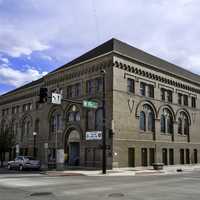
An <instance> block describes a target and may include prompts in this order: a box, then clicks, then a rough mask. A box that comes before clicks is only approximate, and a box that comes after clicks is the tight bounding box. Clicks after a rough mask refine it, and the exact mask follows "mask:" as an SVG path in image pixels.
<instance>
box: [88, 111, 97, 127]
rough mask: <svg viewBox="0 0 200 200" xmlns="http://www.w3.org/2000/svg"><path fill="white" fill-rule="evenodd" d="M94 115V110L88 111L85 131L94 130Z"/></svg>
mask: <svg viewBox="0 0 200 200" xmlns="http://www.w3.org/2000/svg"><path fill="white" fill-rule="evenodd" d="M94 120H95V113H94V110H88V111H87V130H94V128H95V126H94V125H95V123H94Z"/></svg>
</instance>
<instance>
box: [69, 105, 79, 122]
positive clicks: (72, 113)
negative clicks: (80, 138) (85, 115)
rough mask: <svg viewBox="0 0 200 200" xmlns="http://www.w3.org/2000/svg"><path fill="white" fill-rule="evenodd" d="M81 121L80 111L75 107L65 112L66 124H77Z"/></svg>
mask: <svg viewBox="0 0 200 200" xmlns="http://www.w3.org/2000/svg"><path fill="white" fill-rule="evenodd" d="M80 120H81V116H80V110H79V108H78V107H77V106H75V105H73V106H71V107H70V108H69V110H68V111H67V121H68V122H79V121H80Z"/></svg>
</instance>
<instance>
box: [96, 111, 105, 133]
mask: <svg viewBox="0 0 200 200" xmlns="http://www.w3.org/2000/svg"><path fill="white" fill-rule="evenodd" d="M102 129H103V110H102V109H98V110H97V111H96V113H95V130H97V131H101V130H102Z"/></svg>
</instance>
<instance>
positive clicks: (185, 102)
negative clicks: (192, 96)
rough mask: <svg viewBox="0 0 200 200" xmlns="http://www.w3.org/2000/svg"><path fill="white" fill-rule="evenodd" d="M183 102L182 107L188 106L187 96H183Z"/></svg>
mask: <svg viewBox="0 0 200 200" xmlns="http://www.w3.org/2000/svg"><path fill="white" fill-rule="evenodd" d="M183 100H184V101H183V102H184V106H188V96H187V95H184V96H183Z"/></svg>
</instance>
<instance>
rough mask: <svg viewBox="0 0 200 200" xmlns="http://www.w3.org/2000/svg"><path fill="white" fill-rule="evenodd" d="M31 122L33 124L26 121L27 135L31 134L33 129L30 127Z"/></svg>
mask: <svg viewBox="0 0 200 200" xmlns="http://www.w3.org/2000/svg"><path fill="white" fill-rule="evenodd" d="M30 124H31V123H30V121H27V122H26V135H27V136H29V134H30V131H31V130H30V127H31V126H30Z"/></svg>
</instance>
